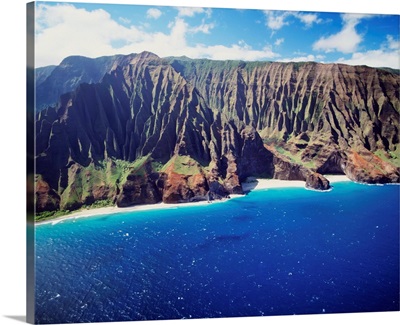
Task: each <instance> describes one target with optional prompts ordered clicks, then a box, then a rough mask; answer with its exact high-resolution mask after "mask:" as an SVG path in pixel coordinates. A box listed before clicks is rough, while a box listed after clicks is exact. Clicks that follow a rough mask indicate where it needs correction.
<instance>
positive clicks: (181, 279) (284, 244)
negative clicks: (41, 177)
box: [36, 182, 400, 323]
mask: <svg viewBox="0 0 400 325" xmlns="http://www.w3.org/2000/svg"><path fill="white" fill-rule="evenodd" d="M399 189H400V186H398V185H385V186H367V185H361V184H355V183H351V182H343V183H335V184H334V189H333V190H332V191H330V192H316V191H309V190H306V189H302V188H282V189H269V190H259V191H252V192H250V193H249V194H248V195H246V196H244V197H240V198H234V199H231V200H229V201H226V202H223V203H211V204H206V205H203V206H185V207H179V208H175V209H172V208H171V209H165V210H153V211H141V212H134V213H119V214H115V215H104V216H97V217H91V218H81V219H77V220H68V221H63V222H61V223H58V224H55V225H51V224H45V225H40V226H38V227H37V230H36V322H37V323H64V322H95V321H127V320H146V319H177V318H205V317H207V318H210V317H230V316H261V315H264V316H267V315H288V314H320V313H345V312H372V311H396V310H399Z"/></svg>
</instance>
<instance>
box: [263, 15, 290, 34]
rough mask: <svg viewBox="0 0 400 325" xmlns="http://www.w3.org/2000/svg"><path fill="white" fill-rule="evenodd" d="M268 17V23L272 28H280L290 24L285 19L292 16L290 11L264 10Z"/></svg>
mask: <svg viewBox="0 0 400 325" xmlns="http://www.w3.org/2000/svg"><path fill="white" fill-rule="evenodd" d="M264 14H265V17H266V19H267V22H266V25H267V26H268V28H270V29H272V30H279V29H281V28H282V27H283V26H285V25H289V23H288V22H286V21H285V19H286V18H287V17H288V16H290V14H291V13H290V12H288V11H285V12H282V11H264Z"/></svg>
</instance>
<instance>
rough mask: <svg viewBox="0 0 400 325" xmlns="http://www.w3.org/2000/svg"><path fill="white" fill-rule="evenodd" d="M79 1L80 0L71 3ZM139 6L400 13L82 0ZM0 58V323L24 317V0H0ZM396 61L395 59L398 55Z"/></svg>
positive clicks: (383, 0)
mask: <svg viewBox="0 0 400 325" xmlns="http://www.w3.org/2000/svg"><path fill="white" fill-rule="evenodd" d="M76 2H82V1H76ZM86 2H103V3H104V2H108V3H124V4H145V5H156V4H158V5H174V6H175V5H180V6H202V7H222V8H224V7H226V8H254V9H282V10H302V11H333V12H354V13H382V14H397V15H399V13H400V6H398V5H396V3H397V2H396V1H393V0H379V1H377V0H361V1H360V0H357V1H354V0H353V1H351V0H350V1H349V0H334V1H323V0H301V1H299V0H280V1H260V0H246V1H238V0H229V1H226V0H202V1H199V0H180V1H179V0H167V1H165V0H164V1H161V0H149V1H144V0H142V1H137V0H136V1H135V0H129V1H126V0H125V1H124V0H119V1H101V0H100V1H90V0H88V1H86ZM2 5H3V7H2V9H1V10H0V24H1V29H0V31H1V38H0V44H1V49H0V53H1V60H0V72H1V74H0V91H1V92H0V95H1V96H0V112H1V115H0V116H1V117H0V141H1V146H0V152H1V154H0V200H1V201H0V202H1V210H2V214H1V220H2V222H1V224H0V240H1V245H0V247H1V255H0V257H1V265H0V272H1V274H0V299H1V300H0V323H1V324H5V325H8V324H20V323H21V322H23V321H24V317H25V285H26V281H25V252H26V249H25V110H26V106H25V67H26V65H25V64H26V55H25V53H26V52H25V51H26V46H25V39H26V36H25V26H26V23H25V22H26V20H25V14H26V1H20V0H8V1H7V2H6V1H4V2H2ZM399 59H400V58H399ZM367 321H368V322H370V321H371V322H372V323H373V324H376V323H380V324H397V323H399V324H400V322H399V321H400V313H399V312H390V313H363V314H336V315H319V316H316V315H309V316H283V317H262V318H261V317H257V318H246V319H244V318H231V319H210V320H189V321H177V320H175V321H156V322H153V321H152V322H135V323H112V324H115V325H116V324H121V325H122V324H165V325H176V324H193V325H214V324H216V325H220V324H243V323H244V322H246V323H248V324H266V323H268V324H272V325H274V324H307V325H308V324H311V325H312V324H321V323H323V324H338V323H339V324H340V323H341V324H348V323H357V322H359V323H367ZM108 324H110V323H108Z"/></svg>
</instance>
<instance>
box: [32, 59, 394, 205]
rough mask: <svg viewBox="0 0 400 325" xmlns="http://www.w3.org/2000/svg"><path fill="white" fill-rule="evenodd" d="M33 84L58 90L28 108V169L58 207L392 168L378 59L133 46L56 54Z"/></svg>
mask: <svg viewBox="0 0 400 325" xmlns="http://www.w3.org/2000/svg"><path fill="white" fill-rule="evenodd" d="M72 80H73V82H72ZM50 84H51V86H50ZM40 85H42V86H40V87H39V86H38V98H41V96H47V95H45V92H44V90H46V91H48V92H49V93H51V94H53V95H54V94H55V95H54V96H59V95H61V96H59V100H58V103H57V104H56V105H52V106H50V107H47V108H45V109H43V110H41V111H39V112H38V114H37V116H36V132H37V133H36V153H37V156H36V166H37V173H38V174H40V175H41V177H42V179H43V181H44V182H46V183H47V184H48V186H49V191H47V192H48V193H50V190H51V191H53V192H51V193H56V194H57V195H58V196H59V198H60V199H59V205H60V207H61V208H65V209H67V208H68V209H75V208H78V207H80V206H81V205H83V204H90V203H91V202H95V201H97V200H113V201H115V202H117V204H118V205H119V206H128V205H132V204H143V203H154V202H158V201H160V200H163V201H164V202H168V203H169V202H188V201H192V200H202V199H207V200H208V199H213V198H215V199H217V198H222V197H225V196H226V195H229V194H232V193H243V190H242V187H241V183H242V182H243V181H244V179H246V178H247V177H249V176H258V177H267V178H278V179H285V180H303V181H305V182H306V183H307V186H310V187H314V188H317V189H326V188H328V187H329V182H328V184H327V183H326V179H324V178H323V176H321V175H320V174H331V173H333V174H346V175H348V176H349V177H350V178H351V179H354V180H357V181H360V182H369V183H385V182H398V180H399V175H400V173H399V166H400V164H399V162H398V161H399V159H400V158H398V152H399V150H400V149H399V144H398V137H399V117H400V115H399V111H400V103H399V75H398V74H395V73H393V72H390V71H385V70H381V69H373V68H368V67H364V66H363V67H352V66H346V65H340V64H318V63H276V62H275V63H271V62H242V61H211V60H190V59H187V58H168V59H161V58H159V57H157V56H156V55H154V54H152V53H149V52H143V53H140V54H132V55H128V56H116V57H104V58H99V59H87V58H80V57H71V58H67V59H66V60H64V61H63V63H62V64H61V65H60V66H58V67H54V68H49V69H44V70H43V71H41V74H40ZM67 86H68V87H70V88H68V87H67ZM41 87H44V88H41ZM52 87H53V88H52ZM68 91H69V92H68ZM46 101H47V102H49V100H48V99H46V100H44V102H46ZM45 192H46V191H45ZM52 197H53V196H52ZM42 201H43V202H46V199H43V200H42ZM50 201H51V200H50ZM43 207H44V208H43V209H48V208H49V209H50V208H52V207H51V205H50V203H49V205H46V204H44V205H43ZM46 207H47V208H46Z"/></svg>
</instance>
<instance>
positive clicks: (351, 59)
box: [35, 2, 400, 69]
mask: <svg viewBox="0 0 400 325" xmlns="http://www.w3.org/2000/svg"><path fill="white" fill-rule="evenodd" d="M399 23H400V21H399V15H389V14H354V13H329V12H307V11H288V10H283V11H282V10H280V11H279V10H261V9H260V10H258V9H257V10H255V9H233V8H231V9H230V8H223V9H221V8H201V7H175V6H152V5H146V6H144V5H127V4H122V5H117V4H101V3H100V4H94V3H63V2H60V3H57V2H37V3H36V25H35V34H36V67H40V66H46V65H57V64H59V63H60V62H61V61H62V59H64V58H65V57H67V56H70V55H83V56H87V57H92V58H94V57H99V56H105V55H113V54H129V53H139V52H142V51H150V52H153V53H155V54H157V55H159V56H160V57H166V56H182V55H185V56H187V57H190V58H209V59H216V60H226V59H234V60H246V61H256V60H257V61H258V60H267V61H282V62H286V61H317V62H323V63H330V62H340V63H346V64H352V65H368V66H374V67H382V66H385V67H391V68H396V69H399V68H400V54H399V28H400V27H399V26H400V25H399Z"/></svg>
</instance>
